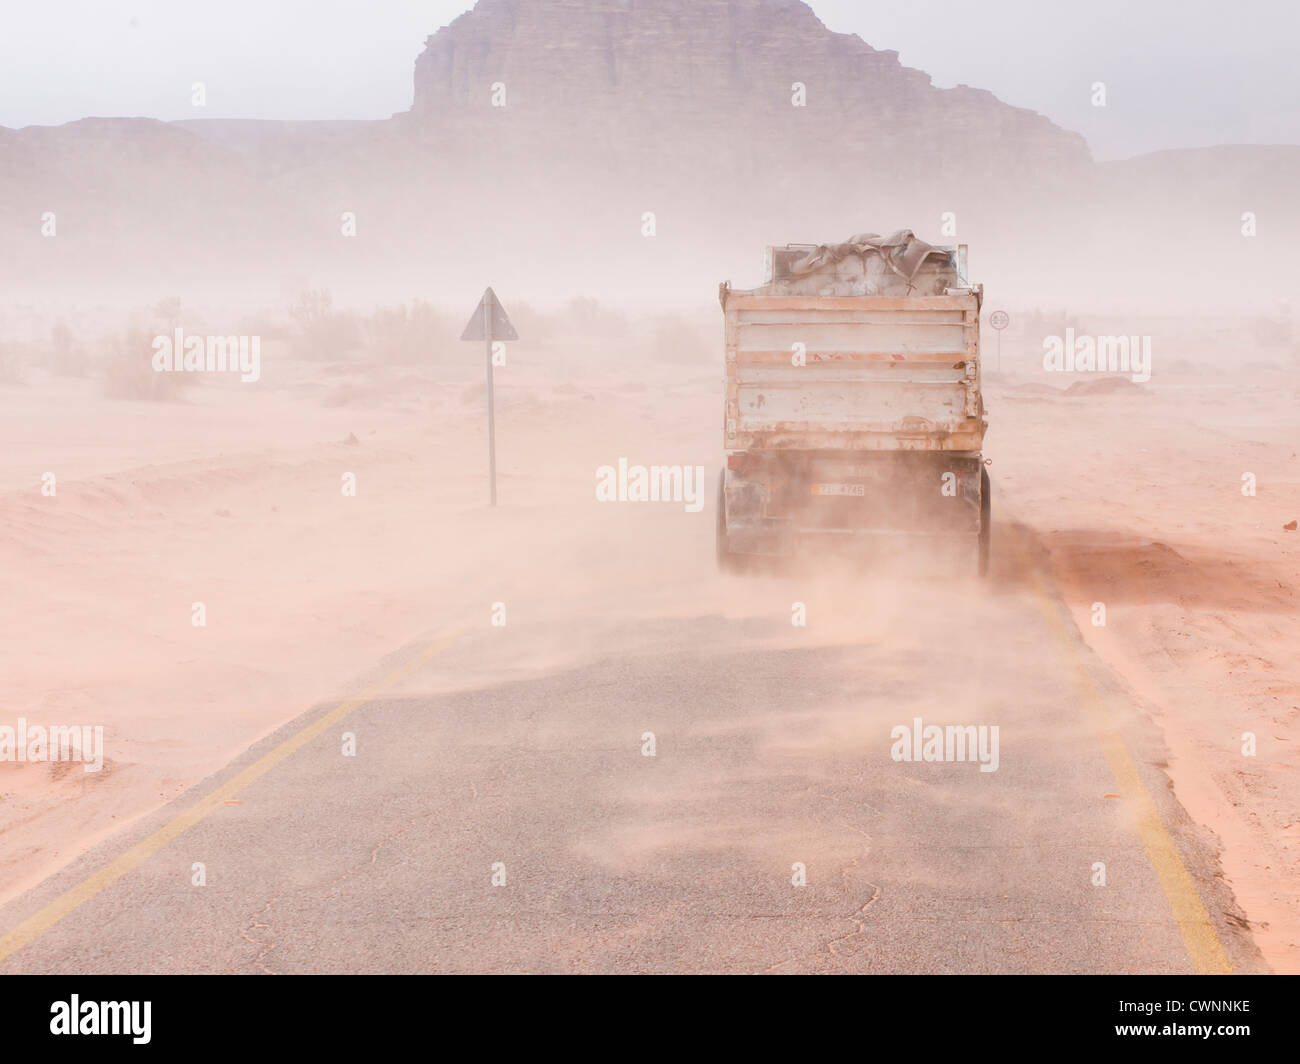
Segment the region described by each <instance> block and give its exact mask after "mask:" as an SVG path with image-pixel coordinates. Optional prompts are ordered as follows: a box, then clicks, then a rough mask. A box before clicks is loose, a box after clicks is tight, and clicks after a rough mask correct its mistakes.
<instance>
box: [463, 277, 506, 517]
mask: <svg viewBox="0 0 1300 1064" xmlns="http://www.w3.org/2000/svg"><path fill="white" fill-rule="evenodd" d="M518 339H519V334H518V333H516V332H515V327H514V326H513V325H511V324H510V318H509V317H507V315H506V310H505V307H503V306H502V305H501V301H500V300H499V299H497V294H496V293H495V292H494V291H492V289H490V288H489V289H488V290H487V291H486V292H484V293H483V299H482V300H481V301H480V302H479V305H478V307H477V308H476V309H475V311H474V314H473V316H472V317H471V318H470V319H469V324H468V325H466V326H465V332H464V334H463V335H462V336H461V340H464V341H472V340H482V341H483V343H484V346H485V348H486V350H487V409H488V483H489V485H490V488H491V492H492V505H493V506H495V505H496V504H497V426H496V396H495V394H494V391H493V387H492V385H493V380H492V378H493V373H492V355H493V348H494V347H495V345H496V344H497V343H501V342H503V341H506V340H518Z"/></svg>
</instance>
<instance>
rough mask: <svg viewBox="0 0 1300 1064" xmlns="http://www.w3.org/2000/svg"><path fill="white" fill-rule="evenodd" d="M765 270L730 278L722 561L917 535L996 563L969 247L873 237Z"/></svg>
mask: <svg viewBox="0 0 1300 1064" xmlns="http://www.w3.org/2000/svg"><path fill="white" fill-rule="evenodd" d="M766 267H767V271H766V272H767V278H766V283H765V284H764V285H762V286H761V287H759V288H754V289H749V290H737V289H733V288H732V287H731V284H730V282H727V283H724V284H723V285H721V287H720V290H719V296H720V300H721V303H722V311H723V316H724V318H725V323H726V399H725V403H726V406H725V411H724V415H723V421H724V428H723V433H724V448H725V451H726V462H725V466H724V468H723V471H722V475H721V478H720V481H719V485H718V517H717V553H718V561H719V564H720V565H721V566H722V567H723V568H724V569H735V568H738V567H740V565H741V563H742V562H743V561H744V560H745V559H747V558H761V557H765V556H766V557H773V556H776V557H780V556H789V555H792V554H796V553H800V552H802V551H803V550H805V549H807V548H808V546H809V545H811V544H817V543H821V544H823V545H824V544H825V543H826V542H827V541H829V540H838V541H841V542H845V543H847V542H854V543H857V544H862V543H867V542H875V543H877V544H878V545H883V544H884V543H886V542H888V541H890V540H894V541H900V540H904V541H908V542H910V543H916V542H918V541H924V542H925V543H926V544H927V545H928V546H930V547H932V548H934V549H935V551H936V552H939V551H942V552H943V553H946V554H948V555H949V556H957V557H959V558H961V559H962V562H961V564H963V565H965V564H969V565H970V566H971V567H972V568H977V569H978V572H979V573H980V574H981V575H983V574H985V573H986V572H987V570H988V559H989V541H990V528H989V518H990V498H989V477H988V472H987V470H986V468H985V462H984V459H983V455H982V448H983V444H984V434H985V431H986V429H987V428H988V420H987V418H986V416H985V409H984V399H983V395H982V393H981V390H980V342H979V341H980V308H981V305H982V303H983V286H982V285H972V284H970V282H969V281H968V280H967V249H966V246H965V245H961V246H957V247H937V246H932V245H930V244H927V243H925V242H923V241H920V240H918V239H917V238H916V237H915V236H914V235H913V234H912V233H911V232H910V231H908V230H901V231H899V232H897V233H894V234H892V235H891V236H887V237H881V236H877V235H875V234H858V235H856V236H853V237H850V238H849V240H848V241H847V242H845V243H843V244H823V245H811V244H807V245H802V244H799V245H795V244H792V245H787V246H786V247H772V248H768V249H767V257H766ZM949 548H952V549H949Z"/></svg>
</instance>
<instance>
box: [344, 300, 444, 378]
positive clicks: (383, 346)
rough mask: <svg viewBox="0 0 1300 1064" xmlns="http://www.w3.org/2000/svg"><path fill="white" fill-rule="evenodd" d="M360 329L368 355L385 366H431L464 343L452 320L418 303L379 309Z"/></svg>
mask: <svg viewBox="0 0 1300 1064" xmlns="http://www.w3.org/2000/svg"><path fill="white" fill-rule="evenodd" d="M360 327H361V336H362V340H363V343H364V345H365V349H366V353H367V355H369V357H370V358H372V359H373V360H374V361H376V362H380V363H384V364H391V363H397V364H402V365H413V364H414V365H421V364H428V363H430V362H432V361H434V360H436V359H437V358H438V356H439V355H440V354H445V353H446V352H447V351H448V350H449V349H450V348H451V345H452V344H453V343H455V342H456V341H457V340H459V339H460V333H459V332H457V331H455V329H454V328H453V326H452V323H451V322H450V321H449V320H447V319H444V318H443V317H442V316H441V315H439V314H438V313H437V312H436V311H435V310H434V309H433V307H431V306H430V305H429V304H428V303H424V302H422V301H420V300H418V299H417V300H416V301H415V302H414V303H412V304H411V305H410V306H409V307H407V306H406V305H405V304H402V305H400V306H397V307H379V308H378V309H376V310H375V312H374V313H373V314H371V315H370V317H368V318H365V319H363V320H362V321H361V323H360Z"/></svg>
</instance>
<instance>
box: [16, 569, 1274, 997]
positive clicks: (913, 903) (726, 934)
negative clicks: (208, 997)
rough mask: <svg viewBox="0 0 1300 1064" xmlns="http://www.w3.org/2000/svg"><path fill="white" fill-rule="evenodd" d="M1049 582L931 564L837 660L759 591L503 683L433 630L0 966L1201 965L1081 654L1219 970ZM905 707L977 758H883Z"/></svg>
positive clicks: (119, 846) (1111, 697)
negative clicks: (393, 677)
mask: <svg viewBox="0 0 1300 1064" xmlns="http://www.w3.org/2000/svg"><path fill="white" fill-rule="evenodd" d="M779 591H780V588H779V587H777V588H776V590H775V591H774V595H773V598H774V600H780V598H781V595H780V594H779ZM786 601H787V602H788V601H789V599H788V597H787V599H786ZM1046 601H1047V606H1046V609H1045V608H1044V605H1043V603H1044V596H1043V595H1042V594H1041V593H1040V591H1039V590H1036V589H1035V587H1034V586H1033V584H1032V583H1031V582H1030V581H1028V580H1025V579H1013V578H1010V577H1007V576H1005V575H1004V577H1003V578H1001V579H1000V580H999V579H995V581H994V583H993V584H992V585H990V587H989V589H988V591H987V593H984V594H975V595H971V594H963V595H962V596H961V597H960V600H959V601H956V602H954V601H952V600H951V599H950V593H949V591H948V589H947V588H945V586H944V585H943V584H942V583H941V582H937V583H936V582H931V583H928V584H924V585H922V586H919V587H918V588H917V589H916V590H915V592H914V593H913V594H911V595H910V596H909V599H908V602H907V603H906V606H905V607H903V608H901V609H900V610H899V612H898V613H897V615H895V616H894V617H893V618H892V619H891V623H890V627H889V630H888V631H886V632H884V633H882V634H879V635H878V636H877V637H873V638H858V639H851V640H847V641H844V642H841V643H839V644H835V645H825V644H824V643H819V642H816V641H813V640H810V644H809V645H807V646H801V645H799V644H798V640H799V638H800V633H798V632H792V630H791V626H790V623H789V619H788V614H784V615H783V614H782V613H780V612H778V611H776V610H774V611H773V615H772V616H770V617H766V618H765V617H743V616H742V617H735V616H728V615H726V613H725V612H719V613H717V614H713V615H703V616H698V617H694V618H673V617H660V618H652V617H646V618H642V619H636V618H631V619H629V618H623V619H621V620H611V621H609V622H607V623H606V622H602V621H600V620H599V619H596V620H593V621H591V622H590V625H589V628H588V629H586V630H579V631H577V632H575V633H574V634H573V637H574V638H576V639H583V638H588V637H590V638H589V642H590V644H591V647H592V650H591V652H590V655H589V660H581V661H579V662H578V663H576V664H574V665H572V666H568V667H564V668H560V669H557V670H553V671H551V672H549V673H546V674H544V675H536V674H533V675H525V676H521V677H520V678H512V679H510V680H509V681H508V682H500V681H499V680H494V679H493V677H499V676H501V675H502V674H503V672H504V671H505V665H506V663H507V662H510V661H513V660H515V659H516V657H517V652H518V649H519V648H518V647H517V646H515V647H512V645H511V644H510V643H509V642H508V640H511V639H515V640H520V641H526V640H527V639H528V638H529V636H528V633H527V630H526V626H523V628H522V629H520V630H518V631H511V632H510V634H509V635H503V633H501V632H495V631H490V630H473V631H466V632H461V633H459V634H455V635H452V636H450V637H448V639H447V641H446V642H445V644H440V645H439V649H438V650H437V651H436V652H429V653H427V655H426V656H427V661H424V662H423V663H422V664H420V665H419V666H418V667H413V666H411V664H410V663H411V662H413V661H418V660H419V658H418V657H417V655H418V654H419V653H420V652H421V651H422V649H423V645H422V644H416V645H413V646H412V647H410V648H407V649H406V650H404V651H402V652H401V653H400V654H397V655H395V656H394V657H393V659H392V660H390V661H387V662H384V663H381V664H380V665H379V666H378V667H377V669H376V672H375V677H381V676H383V675H384V674H385V673H387V672H391V671H392V670H393V669H394V668H396V667H400V666H402V665H403V664H404V663H406V665H407V667H408V668H411V669H412V671H411V675H410V676H409V677H407V679H406V680H405V682H404V684H403V685H402V687H401V690H402V692H403V693H401V694H400V695H391V694H379V695H377V696H376V697H375V698H374V699H373V700H371V701H368V702H366V703H365V704H364V705H360V706H359V707H357V708H355V709H354V710H353V711H352V712H351V713H350V715H348V716H347V717H346V719H344V720H340V721H338V722H337V723H331V724H330V726H328V727H326V728H324V729H323V730H322V731H321V733H320V734H319V735H318V736H316V737H315V738H313V739H311V740H310V741H308V742H306V743H305V744H304V745H302V747H301V749H298V750H296V752H293V753H291V754H290V755H288V756H283V757H281V758H280V759H278V760H277V761H276V763H275V764H274V765H273V766H272V767H270V768H269V769H268V770H266V771H264V772H262V773H261V774H260V775H259V776H258V778H256V779H254V780H253V781H252V782H249V783H248V784H247V785H246V786H243V787H242V789H240V790H239V791H238V793H237V795H235V796H233V797H230V798H228V799H222V800H220V801H218V802H217V803H216V805H215V807H214V808H213V809H212V810H211V811H210V813H209V814H208V815H206V816H205V817H203V818H202V819H199V820H198V821H197V823H194V824H193V825H192V826H189V827H188V829H187V830H185V831H183V832H174V825H175V823H176V820H177V817H178V816H181V815H182V814H184V813H185V811H186V810H188V809H191V808H193V807H194V806H195V804H196V802H199V801H201V800H202V799H203V797H204V796H205V795H212V794H214V793H218V792H219V788H221V787H222V786H223V785H226V786H229V785H230V781H231V780H235V779H238V778H239V774H240V773H241V772H242V771H245V770H247V769H248V767H249V766H253V765H257V764H259V759H263V758H266V757H267V756H268V754H271V753H272V752H273V751H276V750H277V749H278V748H279V747H280V746H281V744H283V743H284V742H285V741H286V740H288V739H290V738H292V737H293V736H295V735H297V734H300V733H301V732H302V730H303V729H304V727H307V726H309V725H310V724H311V723H312V722H313V721H315V720H319V719H320V718H321V716H322V714H325V713H328V712H330V711H331V710H333V709H334V708H335V706H336V705H337V702H331V703H329V704H326V705H322V706H319V707H316V708H315V709H313V710H312V711H311V712H309V713H307V714H304V715H303V717H302V718H300V719H299V720H298V721H295V722H294V723H292V724H290V725H288V726H286V727H285V728H284V729H282V730H281V731H280V732H278V733H277V734H276V735H274V736H272V737H270V738H269V739H267V740H266V741H264V742H262V743H260V744H258V746H256V747H255V748H254V749H252V750H250V751H249V752H248V753H247V754H246V755H245V756H244V757H243V758H241V759H239V760H238V761H237V762H236V763H234V764H232V765H231V766H229V767H228V768H227V769H226V770H224V771H223V772H222V773H219V774H217V775H216V776H214V777H213V778H211V779H209V780H207V781H205V782H204V783H203V784H201V785H199V786H198V787H196V788H194V789H193V790H192V791H191V792H190V793H188V794H186V795H184V796H182V797H181V798H180V799H178V800H177V801H176V802H174V803H173V804H172V805H171V806H169V807H167V808H166V809H163V810H161V811H160V812H159V813H158V814H156V815H155V816H153V817H151V818H149V819H148V820H147V821H146V822H144V823H141V824H139V825H137V826H136V827H134V828H133V829H132V830H130V831H127V832H123V833H122V834H121V835H119V836H118V837H115V838H113V839H111V840H109V841H108V842H106V843H105V844H103V845H101V846H99V847H97V848H96V849H95V850H94V851H92V852H91V853H89V854H87V855H86V856H85V857H84V858H83V859H81V860H79V861H77V862H76V863H75V864H74V865H72V866H71V867H69V868H68V869H66V870H64V871H63V872H61V873H60V874H58V875H56V876H54V877H52V878H51V879H50V880H47V881H46V882H45V883H44V884H42V885H41V886H40V887H38V888H37V889H35V890H33V891H32V892H30V893H29V894H27V895H25V896H23V897H21V898H19V899H18V900H17V901H15V902H14V903H12V904H10V905H9V906H7V907H6V908H4V909H3V910H0V934H3V933H6V932H12V931H14V929H15V928H17V929H19V930H20V931H21V930H22V929H24V928H26V929H27V931H28V932H31V936H32V937H31V941H26V942H25V944H23V945H21V946H20V947H19V948H17V949H12V945H13V941H14V940H12V939H10V940H9V941H10V947H11V951H10V952H9V954H8V956H6V957H5V958H4V959H3V961H2V962H0V971H2V972H9V973H12V972H29V973H56V972H57V973H120V972H131V973H137V972H141V973H184V972H202V973H223V972H228V973H264V972H276V973H306V972H311V973H331V972H340V973H341V972H417V973H418V972H562V973H563V972H778V973H795V972H877V973H890V972H982V973H998V972H1008V973H1011V972H1016V973H1021V972H1029V973H1037V972H1043V973H1050V972H1160V973H1163V972H1193V971H1195V970H1197V961H1196V956H1195V955H1194V950H1192V949H1191V948H1190V947H1189V944H1188V941H1187V936H1186V933H1185V930H1184V929H1182V928H1180V923H1179V921H1178V919H1177V918H1176V917H1175V912H1174V909H1173V908H1172V907H1171V901H1170V898H1169V896H1168V894H1167V887H1166V886H1165V885H1162V881H1161V877H1160V876H1159V875H1158V874H1157V871H1156V867H1155V866H1154V865H1153V861H1152V859H1150V858H1149V857H1148V853H1147V851H1146V849H1145V848H1144V845H1143V839H1142V837H1141V835H1140V834H1139V831H1138V829H1137V825H1136V821H1137V818H1138V811H1137V809H1138V806H1137V805H1136V804H1135V801H1134V795H1133V794H1132V793H1129V794H1124V793H1120V790H1121V787H1120V784H1118V783H1117V781H1116V778H1115V774H1114V773H1113V771H1112V769H1111V767H1110V766H1108V763H1107V758H1106V756H1104V752H1103V738H1102V737H1100V736H1099V734H1098V732H1097V729H1096V725H1095V720H1094V719H1093V717H1092V716H1091V715H1090V714H1089V712H1087V711H1086V709H1085V707H1084V706H1083V705H1082V704H1081V700H1080V695H1079V691H1078V685H1077V681H1076V679H1075V677H1074V675H1073V673H1072V666H1070V665H1068V664H1067V663H1066V662H1065V661H1064V659H1065V658H1068V657H1071V656H1074V657H1075V661H1077V662H1078V663H1079V667H1081V668H1082V669H1083V670H1085V671H1086V673H1087V675H1088V677H1089V678H1090V679H1091V681H1092V683H1093V685H1094V686H1095V689H1096V691H1097V692H1098V695H1099V697H1100V699H1101V700H1102V701H1103V702H1104V705H1105V709H1106V711H1107V712H1108V713H1110V714H1112V715H1113V720H1114V722H1115V727H1116V731H1117V733H1118V734H1119V735H1120V736H1122V740H1123V743H1124V746H1125V748H1126V749H1127V750H1128V751H1129V752H1130V753H1131V755H1132V759H1133V762H1134V763H1135V764H1136V766H1137V769H1138V773H1139V775H1140V777H1141V780H1142V783H1143V785H1144V786H1145V788H1146V790H1147V792H1148V793H1149V795H1150V797H1151V800H1152V802H1153V803H1154V805H1155V807H1156V808H1157V809H1158V811H1159V816H1160V820H1161V822H1162V823H1163V825H1164V827H1165V828H1166V829H1167V831H1168V833H1169V835H1170V836H1171V837H1172V838H1173V839H1174V840H1175V842H1176V845H1177V850H1178V858H1179V861H1180V862H1181V865H1182V866H1183V867H1184V868H1185V869H1186V871H1187V873H1188V874H1189V875H1190V876H1191V879H1192V881H1193V882H1194V883H1195V884H1196V892H1197V893H1198V894H1199V896H1200V898H1201V900H1202V901H1203V903H1204V906H1205V909H1206V911H1207V912H1208V914H1209V917H1210V920H1211V922H1212V924H1213V927H1214V932H1213V934H1214V936H1216V937H1217V939H1218V941H1219V942H1220V943H1221V944H1222V947H1223V950H1224V952H1225V954H1226V956H1227V957H1228V958H1229V959H1230V961H1231V964H1232V966H1233V968H1234V969H1236V970H1238V971H1257V970H1260V969H1261V967H1262V966H1261V962H1260V961H1259V959H1258V955H1257V954H1256V952H1255V951H1254V948H1253V946H1252V945H1251V943H1250V940H1249V937H1248V935H1247V933H1246V932H1245V931H1244V930H1242V928H1241V927H1240V926H1239V914H1237V913H1236V911H1235V907H1234V905H1233V902H1232V899H1231V897H1230V895H1229V894H1228V893H1227V890H1226V888H1225V886H1224V884H1223V882H1222V880H1221V879H1220V878H1219V877H1218V869H1217V865H1216V863H1215V860H1214V855H1213V849H1212V839H1210V838H1208V837H1206V836H1205V835H1204V834H1203V833H1202V832H1200V831H1199V830H1198V829H1196V828H1195V827H1194V826H1193V825H1191V824H1190V823H1189V822H1188V821H1187V818H1186V816H1185V814H1184V813H1183V812H1182V810H1181V808H1180V807H1179V806H1178V805H1177V803H1176V801H1175V800H1174V798H1173V796H1172V792H1171V791H1170V788H1169V786H1168V783H1167V780H1166V779H1165V777H1164V775H1163V772H1162V771H1161V759H1162V757H1163V752H1162V750H1161V747H1160V743H1159V737H1158V735H1157V734H1156V733H1154V732H1153V731H1152V730H1151V728H1150V727H1149V726H1148V725H1147V724H1145V722H1144V719H1143V718H1142V716H1141V715H1140V713H1139V712H1138V711H1137V710H1136V709H1135V707H1133V706H1132V704H1131V701H1130V699H1129V698H1128V697H1127V696H1126V694H1125V691H1124V689H1123V686H1122V684H1120V683H1119V682H1118V681H1117V680H1116V679H1115V678H1114V677H1112V676H1110V675H1108V674H1107V673H1106V672H1105V670H1104V669H1103V668H1102V667H1101V666H1100V664H1099V663H1098V662H1097V661H1096V660H1095V659H1094V658H1092V657H1091V655H1090V654H1089V652H1088V651H1087V650H1086V649H1085V648H1084V647H1083V645H1082V644H1081V643H1080V642H1079V641H1078V640H1077V635H1075V634H1074V633H1073V632H1071V634H1072V636H1074V637H1073V638H1072V639H1071V640H1069V642H1068V643H1067V644H1065V645H1063V643H1062V640H1061V639H1060V637H1059V635H1055V634H1054V633H1053V625H1052V623H1051V621H1050V616H1049V614H1050V611H1052V610H1059V609H1060V607H1059V604H1057V603H1055V602H1054V601H1052V600H1051V598H1050V588H1049V590H1048V597H1047V599H1046ZM1007 633H1012V634H1007ZM432 634H434V635H438V634H439V633H438V632H436V631H435V632H433V633H432ZM549 636H550V638H552V639H554V638H555V637H556V636H555V633H554V632H551V633H549ZM467 663H470V664H472V665H473V666H474V668H475V670H476V671H475V675H476V676H477V679H476V680H474V681H472V682H468V683H466V684H465V689H461V690H452V691H448V690H446V689H445V688H446V686H447V682H448V673H449V670H451V669H452V668H453V666H454V667H455V668H456V669H458V670H464V669H465V667H466V664H467ZM373 678H374V677H371V678H370V679H373ZM361 686H363V684H361V683H359V684H358V689H360V687H361ZM916 717H920V718H922V719H923V721H924V722H925V723H926V724H931V723H934V724H940V725H947V724H966V723H970V724H979V723H988V724H996V725H998V728H999V766H998V769H997V771H996V772H988V773H985V772H981V771H979V766H978V764H974V763H968V762H966V763H915V762H913V763H906V762H897V761H895V760H893V759H892V758H891V746H892V745H893V743H892V739H891V730H892V729H893V728H894V727H895V726H899V725H902V726H907V727H910V726H911V724H912V721H913V719H914V718H916ZM345 732H349V733H352V734H354V735H355V736H356V743H357V749H356V756H353V757H346V756H343V753H342V737H343V734H344V733H345ZM648 732H649V733H653V735H654V743H655V750H654V754H655V756H653V757H649V756H645V754H644V753H643V747H644V744H645V742H646V740H645V738H644V736H645V734H646V733H648ZM168 825H173V832H174V837H169V839H168V841H166V842H165V844H162V845H157V844H154V845H153V846H152V847H150V846H146V850H154V849H156V852H149V853H148V856H146V857H144V858H143V859H140V860H138V861H135V862H132V861H131V860H129V859H128V862H127V863H128V865H129V867H128V868H126V870H125V871H124V872H123V874H120V875H118V876H116V878H114V877H113V876H106V875H105V873H103V871H102V870H103V869H104V868H105V867H106V866H111V862H113V861H114V860H115V859H120V858H121V857H122V855H123V854H128V855H129V854H130V853H131V847H132V846H133V845H136V844H139V843H141V842H142V840H148V839H150V838H151V837H153V836H154V833H156V832H158V831H159V830H166V829H167V826H168ZM137 853H138V851H137ZM196 862H201V863H202V865H203V866H204V870H205V875H206V885H204V886H195V885H194V884H193V882H192V880H193V874H194V873H193V867H194V864H195V863H196ZM796 862H798V863H801V864H802V865H803V866H804V867H805V869H806V886H795V885H793V884H792V876H793V875H794V874H795V872H794V865H795V863H796ZM1096 862H1104V864H1105V869H1106V885H1105V886H1097V885H1094V882H1093V879H1094V875H1095V871H1094V865H1095V863H1096ZM502 865H503V866H504V876H505V881H504V884H501V885H496V884H494V882H493V878H494V874H495V875H496V876H497V878H498V879H499V878H500V873H501V871H502V869H501V866H502ZM118 867H119V871H120V870H121V866H118ZM74 890H80V891H81V893H80V894H77V895H76V896H75V899H74V901H75V902H77V903H79V904H74V903H73V902H70V901H69V900H68V898H69V895H68V892H69V891H74ZM60 899H63V900H62V901H61V900H60ZM51 905H54V906H56V907H58V909H57V916H58V918H57V919H55V918H53V917H52V916H51V915H50V913H51V910H50V909H48V908H47V907H49V906H51ZM42 912H44V913H45V916H43V917H42V916H41V915H40V914H41V913H42ZM33 927H35V928H36V931H32V928H33ZM37 931H38V932H39V933H37ZM0 952H3V950H2V949H0Z"/></svg>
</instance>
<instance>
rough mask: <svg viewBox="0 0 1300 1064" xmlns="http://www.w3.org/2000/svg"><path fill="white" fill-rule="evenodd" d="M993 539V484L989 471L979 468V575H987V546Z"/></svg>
mask: <svg viewBox="0 0 1300 1064" xmlns="http://www.w3.org/2000/svg"><path fill="white" fill-rule="evenodd" d="M992 540H993V486H992V485H991V484H990V483H989V471H988V470H987V469H981V470H980V546H979V567H980V576H988V575H989V546H990V544H991V542H992Z"/></svg>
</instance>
